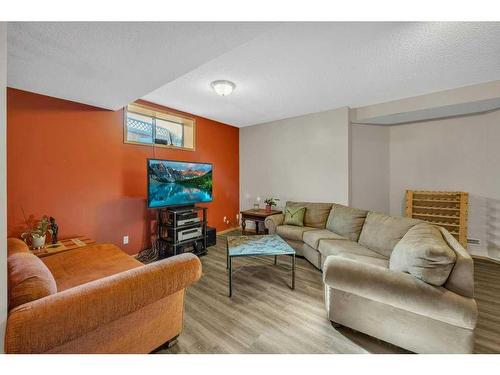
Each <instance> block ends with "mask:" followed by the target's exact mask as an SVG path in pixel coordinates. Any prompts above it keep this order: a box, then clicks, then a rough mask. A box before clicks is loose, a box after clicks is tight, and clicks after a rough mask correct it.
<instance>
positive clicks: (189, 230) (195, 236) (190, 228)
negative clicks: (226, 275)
mask: <svg viewBox="0 0 500 375" xmlns="http://www.w3.org/2000/svg"><path fill="white" fill-rule="evenodd" d="M157 233H158V239H157V245H158V250H159V251H158V254H159V258H161V259H162V258H167V257H170V256H174V255H178V254H182V253H185V252H191V253H194V254H196V255H198V256H202V255H205V254H206V253H207V208H206V207H198V206H194V205H190V206H176V207H167V208H159V209H158V210H157Z"/></svg>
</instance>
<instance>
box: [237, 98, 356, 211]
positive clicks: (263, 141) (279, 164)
mask: <svg viewBox="0 0 500 375" xmlns="http://www.w3.org/2000/svg"><path fill="white" fill-rule="evenodd" d="M269 196H274V197H278V198H280V199H281V202H280V203H281V204H284V203H285V201H286V200H297V201H299V200H304V201H310V202H338V203H344V204H348V202H349V111H348V108H339V109H335V110H332V111H327V112H320V113H314V114H309V115H304V116H299V117H294V118H289V119H285V120H279V121H274V122H270V123H266V124H260V125H254V126H249V127H244V128H241V129H240V208H241V209H247V208H251V207H252V206H253V204H254V202H255V201H256V199H257V197H260V198H261V199H262V204H261V206H262V205H263V200H264V199H265V198H266V197H269Z"/></svg>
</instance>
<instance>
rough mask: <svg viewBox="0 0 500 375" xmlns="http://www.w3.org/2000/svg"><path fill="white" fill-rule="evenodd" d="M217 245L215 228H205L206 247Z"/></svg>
mask: <svg viewBox="0 0 500 375" xmlns="http://www.w3.org/2000/svg"><path fill="white" fill-rule="evenodd" d="M216 244H217V232H216V230H215V228H212V227H207V247H209V246H215V245H216Z"/></svg>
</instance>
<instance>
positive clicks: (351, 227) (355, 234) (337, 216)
mask: <svg viewBox="0 0 500 375" xmlns="http://www.w3.org/2000/svg"><path fill="white" fill-rule="evenodd" d="M367 213H368V211H365V210H359V209H357V208H351V207H346V206H342V205H340V204H334V205H333V207H332V210H331V211H330V215H329V216H328V221H327V222H326V229H329V230H331V231H332V232H334V233H337V234H339V235H341V236H343V237H346V238H348V239H350V240H351V241H357V240H358V238H359V234H360V233H361V229H362V228H363V223H364V222H365V219H366V215H367Z"/></svg>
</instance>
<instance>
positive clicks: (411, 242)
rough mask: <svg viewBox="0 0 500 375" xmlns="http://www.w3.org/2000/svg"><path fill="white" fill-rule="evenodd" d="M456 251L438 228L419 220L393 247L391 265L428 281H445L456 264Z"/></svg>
mask: <svg viewBox="0 0 500 375" xmlns="http://www.w3.org/2000/svg"><path fill="white" fill-rule="evenodd" d="M455 260H456V255H455V252H454V251H453V250H452V249H450V247H449V246H448V244H447V243H446V241H445V240H444V239H443V236H442V234H441V232H440V231H439V229H438V228H436V227H435V226H433V225H431V224H427V223H421V224H417V225H415V226H414V227H412V228H410V230H409V231H408V232H407V233H406V234H405V235H404V236H403V238H402V239H401V241H399V242H398V243H397V244H396V246H395V247H394V251H393V252H392V254H391V258H390V261H389V268H390V269H391V270H394V271H401V272H407V273H409V274H410V275H413V276H415V277H416V278H418V279H420V280H423V281H425V282H426V283H428V284H431V285H435V286H441V285H443V284H444V283H445V282H446V280H447V279H448V276H450V272H451V270H452V268H453V265H454V264H455Z"/></svg>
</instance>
